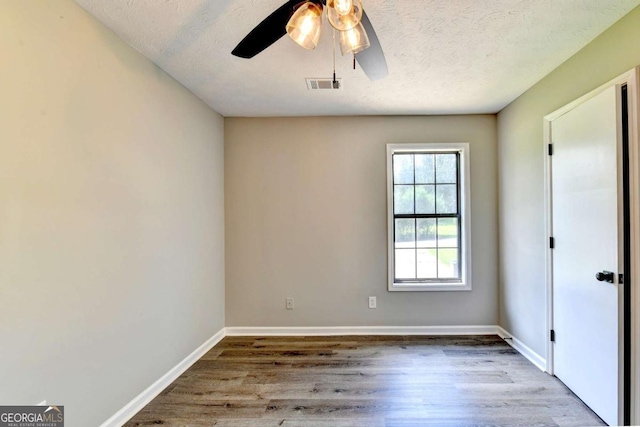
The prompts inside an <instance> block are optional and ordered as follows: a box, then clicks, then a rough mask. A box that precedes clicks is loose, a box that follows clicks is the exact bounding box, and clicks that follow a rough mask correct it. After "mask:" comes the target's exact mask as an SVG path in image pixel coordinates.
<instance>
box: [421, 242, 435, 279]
mask: <svg viewBox="0 0 640 427" xmlns="http://www.w3.org/2000/svg"><path fill="white" fill-rule="evenodd" d="M437 262H438V257H437V251H436V250H435V249H418V278H420V279H437V278H438V270H437Z"/></svg>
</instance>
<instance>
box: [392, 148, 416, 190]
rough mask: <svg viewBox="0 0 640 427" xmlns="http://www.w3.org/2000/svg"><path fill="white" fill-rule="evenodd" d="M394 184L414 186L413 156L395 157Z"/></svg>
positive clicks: (402, 155)
mask: <svg viewBox="0 0 640 427" xmlns="http://www.w3.org/2000/svg"><path fill="white" fill-rule="evenodd" d="M393 183H394V184H413V154H394V155H393Z"/></svg>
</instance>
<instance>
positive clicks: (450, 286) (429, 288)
mask: <svg viewBox="0 0 640 427" xmlns="http://www.w3.org/2000/svg"><path fill="white" fill-rule="evenodd" d="M470 290H471V283H443V282H441V283H420V284H417V283H391V284H390V285H389V292H442V291H445V292H448V291H470Z"/></svg>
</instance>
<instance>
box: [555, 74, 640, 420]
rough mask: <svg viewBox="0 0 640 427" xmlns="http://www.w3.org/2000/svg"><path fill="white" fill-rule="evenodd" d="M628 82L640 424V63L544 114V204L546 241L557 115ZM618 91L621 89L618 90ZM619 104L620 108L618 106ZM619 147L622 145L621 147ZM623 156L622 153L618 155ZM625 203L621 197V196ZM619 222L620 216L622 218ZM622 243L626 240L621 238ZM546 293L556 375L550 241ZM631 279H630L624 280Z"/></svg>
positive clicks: (634, 401)
mask: <svg viewBox="0 0 640 427" xmlns="http://www.w3.org/2000/svg"><path fill="white" fill-rule="evenodd" d="M625 84H626V85H627V88H628V97H629V98H628V99H629V111H628V112H629V193H630V199H629V211H630V217H631V236H630V240H631V241H630V247H631V257H630V259H631V277H630V279H631V300H632V308H631V343H630V347H631V367H630V368H631V369H630V370H631V372H630V374H631V396H630V399H629V402H631V408H630V415H631V424H632V425H637V424H640V366H639V365H640V363H638V360H639V358H640V313H639V312H638V311H639V310H638V308H640V289H639V282H640V132H639V129H638V127H639V124H640V107H639V98H640V67H636V68H633V69H632V70H629V71H628V72H626V73H624V74H622V75H621V76H618V77H616V78H615V79H613V80H611V81H609V82H607V83H605V84H603V85H602V86H600V87H598V88H597V89H595V90H593V91H591V92H589V93H587V94H586V95H584V96H582V97H580V98H578V99H576V100H575V101H573V102H571V103H569V104H567V105H565V106H564V107H562V108H560V109H558V110H556V111H554V112H552V113H550V114H548V115H546V116H544V118H543V126H544V129H543V135H544V193H545V197H544V205H545V231H546V241H547V242H549V239H550V238H551V237H552V226H553V224H552V209H553V205H552V200H551V178H552V177H551V158H552V156H550V155H548V145H549V144H550V143H551V141H552V138H551V123H552V122H553V120H555V119H557V118H558V117H560V116H562V115H564V114H566V113H568V112H569V111H571V110H573V109H574V108H576V107H577V106H578V105H580V104H583V103H584V102H586V101H588V100H589V99H591V98H593V97H595V96H597V95H598V94H600V93H602V92H603V91H604V90H606V89H609V88H610V87H612V86H616V87H620V86H622V85H625ZM618 94H619V92H618ZM618 108H620V107H619V106H618ZM619 148H620V147H619ZM618 157H619V158H620V156H618ZM618 169H619V170H618V173H619V174H620V175H621V174H622V166H621V165H619V168H618ZM621 203H622V199H621ZM619 224H621V223H620V220H619ZM619 244H620V246H621V247H622V245H624V242H623V241H622V242H619ZM545 246H546V248H545V281H546V286H545V294H546V295H545V296H546V317H545V318H546V328H545V334H547V338H546V349H545V353H546V354H545V358H546V371H547V372H548V373H549V374H551V375H553V374H554V368H553V345H552V343H551V340H550V338H549V331H550V330H551V329H553V257H552V249H551V248H550V247H549V246H550V245H549V244H546V245H545ZM625 282H627V283H628V280H625ZM619 313H620V316H621V317H622V316H623V315H624V309H623V307H622V306H621V307H620V310H619ZM622 325H623V322H622V321H621V322H620V326H619V331H618V337H619V346H620V348H619V373H620V377H619V387H620V393H619V404H618V414H619V420H623V419H624V376H625V372H624V365H623V362H622V360H623V359H622V358H623V354H624V348H623V346H624V334H623V330H622V327H623V326H622Z"/></svg>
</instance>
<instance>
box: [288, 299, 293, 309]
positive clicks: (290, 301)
mask: <svg viewBox="0 0 640 427" xmlns="http://www.w3.org/2000/svg"><path fill="white" fill-rule="evenodd" d="M287 310H293V298H287Z"/></svg>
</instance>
